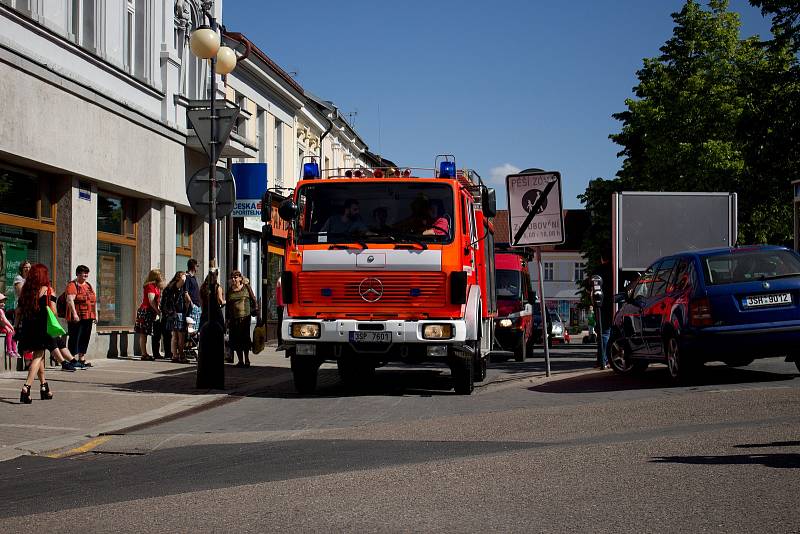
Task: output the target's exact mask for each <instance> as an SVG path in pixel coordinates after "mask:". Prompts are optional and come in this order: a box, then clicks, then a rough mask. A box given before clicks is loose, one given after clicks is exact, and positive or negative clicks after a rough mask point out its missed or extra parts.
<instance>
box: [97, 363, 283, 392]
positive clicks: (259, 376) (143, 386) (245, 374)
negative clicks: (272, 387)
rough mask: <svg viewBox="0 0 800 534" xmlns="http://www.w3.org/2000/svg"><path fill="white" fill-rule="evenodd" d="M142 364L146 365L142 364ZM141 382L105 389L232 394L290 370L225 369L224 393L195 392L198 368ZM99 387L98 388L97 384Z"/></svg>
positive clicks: (176, 370) (160, 373)
mask: <svg viewBox="0 0 800 534" xmlns="http://www.w3.org/2000/svg"><path fill="white" fill-rule="evenodd" d="M142 365H148V364H147V362H142ZM153 374H155V375H156V376H151V377H149V378H146V379H143V380H135V381H132V382H124V383H114V384H108V385H107V386H108V387H109V388H111V389H113V390H115V391H128V392H136V393H174V394H182V395H207V394H216V393H221V392H223V391H226V392H230V393H231V394H235V392H236V391H237V390H242V389H243V388H244V389H250V388H251V387H258V384H259V383H269V382H271V381H274V379H275V378H276V377H279V376H281V375H285V376H286V378H288V377H289V376H290V375H289V370H288V369H286V368H285V367H272V366H263V365H260V366H253V367H235V366H232V365H226V366H225V390H223V391H219V390H208V389H197V388H196V385H197V367H196V366H194V365H186V366H185V367H179V368H173V369H165V370H163V371H158V372H156V373H153ZM98 385H100V384H99V383H98Z"/></svg>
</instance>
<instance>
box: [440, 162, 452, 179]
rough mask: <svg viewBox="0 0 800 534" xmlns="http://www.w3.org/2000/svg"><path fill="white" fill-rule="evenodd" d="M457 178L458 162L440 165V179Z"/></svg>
mask: <svg viewBox="0 0 800 534" xmlns="http://www.w3.org/2000/svg"><path fill="white" fill-rule="evenodd" d="M455 176H456V162H455V161H443V162H441V163H440V164H439V177H440V178H455Z"/></svg>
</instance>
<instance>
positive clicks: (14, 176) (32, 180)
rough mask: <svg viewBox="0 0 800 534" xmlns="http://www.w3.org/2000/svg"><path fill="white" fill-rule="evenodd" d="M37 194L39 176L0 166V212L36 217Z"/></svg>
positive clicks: (37, 208)
mask: <svg viewBox="0 0 800 534" xmlns="http://www.w3.org/2000/svg"><path fill="white" fill-rule="evenodd" d="M39 196H40V193H39V178H37V177H36V176H32V175H29V174H24V173H21V172H16V171H14V170H11V169H5V168H0V212H2V213H8V214H10V215H18V216H20V217H30V218H31V219H36V218H37V217H38V215H39Z"/></svg>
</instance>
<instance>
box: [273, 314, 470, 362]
mask: <svg viewBox="0 0 800 534" xmlns="http://www.w3.org/2000/svg"><path fill="white" fill-rule="evenodd" d="M281 335H282V338H283V343H284V344H285V345H287V346H294V347H295V350H296V353H297V354H298V355H309V356H313V355H317V356H320V355H322V354H321V353H320V350H321V349H320V346H322V345H333V346H335V347H338V349H339V350H338V351H337V352H339V351H341V348H342V347H347V349H348V351H352V352H357V353H362V352H363V353H384V354H389V353H394V352H398V353H407V352H408V351H411V352H413V353H419V352H420V351H422V352H423V353H424V355H425V356H427V357H438V356H442V357H446V356H447V355H448V352H449V349H452V348H461V347H463V346H465V343H466V341H467V325H466V321H463V320H450V319H448V320H441V321H437V320H425V321H395V320H390V321H357V320H351V319H340V320H318V319H292V318H289V319H284V320H283V322H282V323H281ZM403 349H406V350H403ZM325 352H326V353H327V352H328V351H325Z"/></svg>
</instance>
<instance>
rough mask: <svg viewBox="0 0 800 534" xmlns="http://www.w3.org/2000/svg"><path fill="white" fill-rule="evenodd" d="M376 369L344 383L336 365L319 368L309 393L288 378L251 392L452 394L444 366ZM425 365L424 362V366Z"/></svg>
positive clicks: (265, 395) (282, 395) (294, 395)
mask: <svg viewBox="0 0 800 534" xmlns="http://www.w3.org/2000/svg"><path fill="white" fill-rule="evenodd" d="M422 366H423V365H418V364H415V367H417V368H416V369H398V368H392V369H385V370H384V369H377V370H376V371H375V376H374V378H372V379H370V380H368V381H365V382H362V383H360V384H353V385H350V384H346V383H344V382H342V380H341V378H340V377H339V371H338V370H336V369H320V370H319V375H318V378H317V389H316V391H315V392H314V393H313V394H312V395H300V394H299V393H297V392H295V389H294V384H293V382H292V381H291V380H289V381H288V382H284V383H281V384H277V385H276V386H275V387H270V388H268V389H265V390H264V391H262V392H260V393H256V394H254V395H251V396H252V397H262V398H320V397H358V396H367V395H383V396H408V395H413V396H420V397H433V396H442V395H455V392H454V391H453V382H452V380H451V378H450V373H449V371H448V370H447V368H446V367H441V366H438V367H433V366H431V367H430V368H423V369H419V368H418V367H422ZM426 367H427V366H426Z"/></svg>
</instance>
